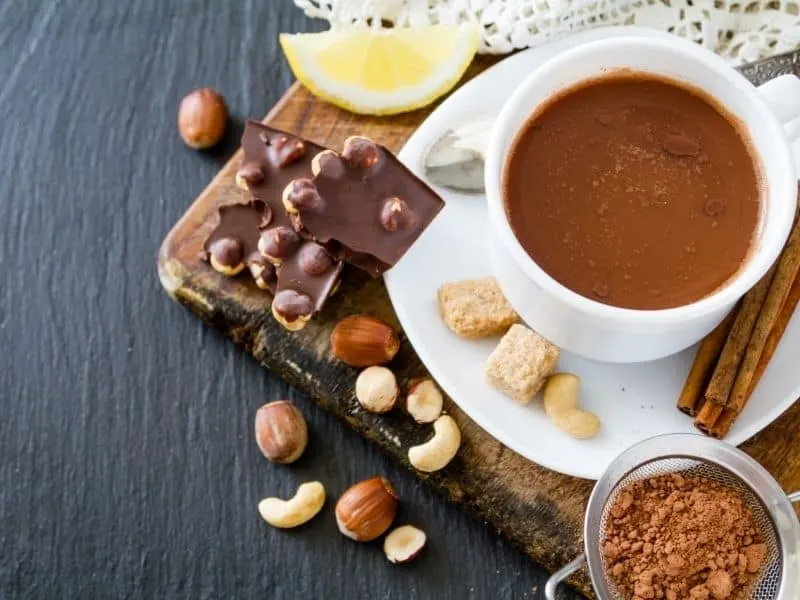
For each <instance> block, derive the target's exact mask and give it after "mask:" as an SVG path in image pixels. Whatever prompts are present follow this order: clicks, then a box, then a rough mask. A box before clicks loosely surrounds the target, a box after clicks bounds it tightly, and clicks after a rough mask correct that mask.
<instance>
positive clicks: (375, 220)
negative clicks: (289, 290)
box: [283, 137, 444, 277]
mask: <svg viewBox="0 0 800 600" xmlns="http://www.w3.org/2000/svg"><path fill="white" fill-rule="evenodd" d="M311 164H312V169H313V175H314V176H313V178H312V179H308V178H298V179H297V180H295V181H292V183H291V184H290V185H289V186H288V187H287V189H286V190H285V192H284V195H283V200H284V205H285V206H286V208H287V210H288V211H289V213H290V214H291V215H292V216H293V221H294V225H295V227H296V228H297V229H299V230H300V231H301V232H302V233H303V234H304V235H305V236H308V237H310V238H312V239H315V240H317V241H318V242H320V243H321V244H323V245H325V246H326V247H327V248H328V249H329V250H330V251H331V252H332V253H333V254H334V256H336V257H337V258H338V259H340V260H342V261H344V262H347V263H350V264H352V265H354V266H356V267H358V268H360V269H363V270H364V271H367V272H368V273H369V274H370V275H372V276H373V277H377V276H379V275H381V274H382V273H384V272H385V271H387V270H388V269H390V268H391V267H392V266H394V265H395V264H396V263H397V262H398V261H399V260H400V259H401V258H402V257H403V255H404V254H405V253H406V252H407V251H408V249H409V248H410V247H411V246H412V245H413V244H414V242H415V241H416V240H417V238H419V236H420V235H421V234H422V232H423V231H424V230H425V229H426V228H427V227H428V225H429V224H430V223H431V221H432V220H433V219H434V217H435V216H436V215H437V214H438V213H439V211H440V210H441V209H442V208H443V207H444V201H443V200H442V199H441V198H440V197H439V196H438V194H436V192H434V191H433V190H432V189H431V188H430V187H428V186H427V185H426V184H425V183H424V182H422V181H421V180H420V179H419V178H418V177H417V176H416V175H414V174H413V173H412V172H411V171H409V170H408V169H407V168H406V167H405V165H403V164H402V163H401V162H400V161H399V160H398V159H397V158H396V157H395V156H394V155H393V154H392V153H391V152H389V150H387V149H386V148H385V147H383V146H381V145H379V144H376V143H375V142H373V141H371V140H368V139H367V138H362V137H351V138H348V139H347V140H346V141H345V143H344V148H343V151H342V153H341V154H337V153H336V152H333V151H331V150H325V151H322V152H320V153H319V154H317V155H316V156H315V157H314V159H312V163H311Z"/></svg>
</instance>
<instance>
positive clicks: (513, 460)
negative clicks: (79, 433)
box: [158, 54, 800, 595]
mask: <svg viewBox="0 0 800 600" xmlns="http://www.w3.org/2000/svg"><path fill="white" fill-rule="evenodd" d="M798 56H799V55H798V54H792V55H783V56H780V57H776V58H773V59H769V60H767V61H762V62H761V63H758V64H754V65H751V66H749V67H747V68H745V69H743V71H744V73H745V74H746V75H747V77H749V78H750V79H751V80H752V81H754V82H755V83H762V82H764V81H766V80H768V79H770V78H772V77H774V76H776V75H778V74H781V73H786V72H792V71H794V72H799V71H800V69H798ZM492 62H493V61H492V60H491V59H485V58H480V59H478V60H476V62H475V64H474V65H473V66H472V67H471V69H470V71H469V73H468V74H467V76H466V78H465V79H468V78H469V77H472V76H474V75H475V74H477V73H479V72H480V71H481V70H483V69H484V68H486V67H487V66H489V65H490V64H492ZM430 110H431V109H427V110H420V111H416V112H413V113H409V114H406V115H401V116H395V117H389V118H378V117H365V116H358V115H353V114H350V113H348V112H345V111H343V110H340V109H337V108H335V107H333V106H331V105H330V104H327V103H325V102H322V101H320V100H317V99H316V98H314V97H313V96H312V95H311V94H309V93H308V92H307V91H306V90H305V89H304V88H303V87H301V86H300V85H299V84H295V85H293V86H292V87H291V88H290V89H289V90H288V91H287V92H286V94H285V95H284V96H283V98H282V99H281V101H280V102H279V103H278V104H277V105H276V106H275V107H274V108H273V109H272V111H271V112H270V113H269V115H267V117H266V118H265V122H268V123H269V124H270V125H273V126H275V127H278V128H280V129H284V130H287V131H290V132H293V133H295V134H297V135H299V136H302V137H304V138H308V139H310V140H312V141H314V142H317V143H319V144H323V145H326V146H331V147H333V148H340V147H341V144H342V142H343V141H344V139H345V138H347V137H348V136H350V135H354V134H358V135H364V136H367V137H370V138H372V139H374V140H376V141H378V142H380V143H381V144H384V145H386V146H387V147H389V148H390V149H392V150H395V151H397V150H399V149H400V148H401V147H402V145H403V143H404V142H405V141H406V139H407V138H408V137H409V136H410V134H411V133H412V132H413V131H414V130H415V128H416V127H417V126H418V125H419V124H420V123H421V122H422V121H423V119H425V117H426V116H427V115H428V114H429V113H430ZM239 162H240V152H237V154H236V155H234V157H233V158H232V159H231V160H230V162H228V164H227V165H225V167H224V168H223V169H222V170H221V171H220V172H219V174H218V175H217V176H216V177H215V178H214V179H213V181H211V183H210V184H209V185H208V187H207V188H206V189H205V190H204V191H203V193H202V194H201V195H200V196H199V197H198V198H197V199H196V200H195V201H194V203H193V204H192V205H191V207H190V208H189V210H188V211H187V212H186V214H185V215H184V216H183V217H182V218H181V220H180V221H179V222H178V223H177V224H176V225H175V227H174V228H173V230H172V231H171V232H170V233H169V235H168V236H167V238H166V239H165V240H164V243H163V246H162V247H161V251H160V254H159V258H158V269H159V274H160V277H161V281H162V283H163V285H164V287H165V289H166V290H167V292H168V293H169V294H170V296H172V297H173V298H174V299H175V300H177V301H178V302H180V303H181V304H183V305H185V306H186V307H188V308H189V309H190V310H191V311H192V312H194V313H195V314H197V315H198V316H199V317H200V318H201V319H203V320H204V321H206V322H207V323H209V324H211V325H213V326H214V327H217V328H218V329H220V330H221V331H222V332H224V333H225V334H226V335H228V336H229V337H230V338H231V339H232V340H233V341H235V342H236V343H237V344H239V345H240V346H241V347H242V348H244V349H245V350H246V351H247V352H249V353H250V354H252V355H253V356H254V357H255V358H256V359H257V360H259V361H260V362H261V363H262V364H263V365H264V366H265V367H267V368H268V369H270V370H272V371H274V372H276V373H277V374H278V375H280V376H281V377H282V378H284V379H285V380H286V381H288V382H289V383H291V384H292V385H295V386H296V387H298V388H299V389H301V390H303V391H304V392H305V393H307V394H309V395H310V396H311V397H312V398H313V399H314V400H315V401H316V402H317V403H318V404H319V405H320V406H321V407H323V408H325V409H327V410H330V411H331V412H333V413H334V414H336V415H337V416H338V417H340V418H341V419H342V420H343V421H344V422H345V423H346V424H347V425H349V426H350V427H352V428H353V429H355V430H356V431H358V432H360V433H361V434H362V435H364V436H365V437H367V438H369V439H370V440H372V441H373V442H374V443H375V444H376V445H377V446H378V447H380V448H381V449H382V450H384V451H385V452H387V453H389V454H390V455H392V456H393V457H394V458H395V459H396V460H398V461H400V462H401V463H403V464H404V465H406V466H407V467H408V468H409V469H411V467H410V466H408V460H407V458H406V450H407V448H408V447H409V446H411V445H414V444H417V443H420V442H421V441H423V440H424V439H425V438H426V437H428V436H429V429H427V428H425V427H420V426H417V425H414V424H413V423H412V421H411V419H409V418H408V417H404V416H403V415H402V414H400V412H399V411H394V412H393V413H392V414H389V415H388V416H378V415H372V414H369V413H367V412H365V411H363V410H358V409H357V403H356V401H355V399H354V396H353V386H354V382H355V378H356V375H357V370H356V369H352V368H350V367H347V366H345V365H343V364H342V363H340V362H338V361H337V360H336V359H335V358H334V357H333V356H332V355H331V352H330V346H329V341H328V338H329V335H330V332H331V329H332V327H333V325H334V324H335V323H336V322H337V321H338V319H340V318H341V317H344V316H345V315H350V314H354V313H360V312H367V313H372V314H375V315H377V316H379V317H381V318H383V319H385V320H387V321H388V322H390V323H393V324H395V325H396V326H398V327H399V324H398V322H397V318H396V316H395V315H394V313H393V311H392V307H391V304H390V302H389V297H388V295H387V293H386V289H385V288H384V286H383V282H382V281H381V280H372V279H369V278H367V277H366V276H362V275H361V274H360V273H358V272H356V271H355V270H354V269H349V270H347V271H346V275H345V276H344V278H343V281H342V286H341V288H340V291H339V292H338V293H337V294H336V295H335V296H334V297H333V298H331V300H330V301H329V302H328V304H327V306H326V308H325V310H324V311H323V313H322V314H321V315H319V316H318V318H316V319H315V320H313V321H311V322H310V323H309V324H308V326H306V328H305V329H303V330H302V331H300V332H297V333H291V332H288V331H286V330H284V329H283V328H282V327H281V326H280V325H278V324H277V323H276V322H275V321H274V320H273V318H272V316H271V314H270V310H269V307H270V298H269V296H268V295H267V294H266V292H263V291H261V290H259V289H258V288H256V287H255V285H253V284H252V282H251V281H249V277H245V276H242V277H240V278H235V279H229V278H226V277H223V276H221V275H219V274H218V273H216V272H214V271H213V270H211V268H209V267H208V265H206V263H205V262H203V261H202V260H201V258H200V256H201V249H202V244H203V241H204V239H205V237H206V236H207V235H208V233H209V231H210V230H211V229H212V228H213V227H214V225H215V222H216V212H215V211H216V209H217V208H218V207H219V206H221V205H223V204H230V203H236V202H244V201H246V197H245V193H244V192H242V191H240V190H239V189H238V188H237V187H236V185H235V184H234V174H235V172H236V170H237V168H238V165H239ZM391 367H392V369H393V370H394V371H395V372H396V374H397V376H398V379H399V381H400V382H401V385H404V384H405V382H406V381H407V380H408V379H410V378H414V377H419V376H422V375H424V374H425V369H424V367H423V366H422V363H421V362H420V360H419V358H418V357H417V356H416V354H414V350H413V348H411V346H410V344H409V343H408V341H407V340H406V339H405V338H403V344H402V349H401V351H400V353H399V354H398V356H397V357H396V358H395V359H394V361H393V362H392V365H391ZM446 410H447V411H448V412H449V413H450V414H451V415H453V417H454V418H455V419H456V421H457V422H458V424H459V426H460V427H461V431H462V433H463V444H462V447H461V449H460V451H459V453H458V456H457V457H456V459H454V461H453V462H452V463H451V464H450V465H449V466H448V467H447V468H446V469H445V470H444V471H442V472H440V473H436V474H432V475H425V474H422V473H417V476H418V477H420V478H421V479H424V480H426V481H427V482H428V483H429V484H430V485H432V486H433V487H435V488H436V489H438V490H439V491H441V492H442V493H444V494H445V495H446V497H447V498H448V499H449V500H450V501H452V502H454V503H457V504H459V505H461V506H463V507H464V508H466V509H468V510H470V511H471V512H472V513H474V514H475V515H476V516H477V517H478V518H480V519H483V520H485V521H486V522H487V524H488V525H490V526H491V527H493V528H495V529H496V530H497V531H498V532H499V533H501V534H502V535H503V536H504V537H505V538H506V539H507V540H509V541H510V542H511V543H513V544H515V545H516V546H518V547H519V548H520V549H521V550H522V551H523V552H525V553H526V554H528V555H529V556H530V557H531V558H532V559H533V560H535V561H536V562H537V563H539V564H541V565H543V566H544V567H546V568H547V569H549V570H551V571H552V570H555V569H557V568H559V567H561V566H563V565H564V564H566V563H567V562H568V561H570V560H571V559H572V558H574V557H575V556H576V555H577V554H578V553H580V552H581V537H582V522H583V511H584V506H585V504H586V500H587V498H588V496H589V493H590V491H591V489H592V482H590V481H586V480H581V479H575V478H572V477H567V476H564V475H560V474H558V473H555V472H553V471H549V470H547V469H544V468H542V467H540V466H538V465H536V464H533V463H531V462H529V461H527V460H526V459H524V458H522V457H521V456H519V455H517V454H515V453H514V452H512V451H511V450H509V449H507V448H505V447H504V446H503V445H502V444H500V443H499V442H497V441H495V440H494V439H493V438H492V437H490V436H489V435H488V434H487V433H486V432H484V431H483V430H482V429H481V428H480V427H478V426H477V425H476V424H475V423H474V422H472V421H471V420H470V419H469V418H468V417H467V416H466V415H465V414H464V413H463V412H462V411H461V410H459V408H458V407H457V406H456V405H455V404H453V403H452V402H450V401H448V402H447V404H446ZM798 441H800V403H797V404H795V406H794V407H793V408H792V409H790V410H789V411H788V412H787V413H786V414H784V415H783V417H781V418H780V419H779V420H778V421H777V422H775V423H773V424H772V425H771V426H770V427H768V428H767V429H766V430H765V431H763V432H762V433H761V434H759V435H758V436H756V437H755V438H754V439H752V440H751V441H750V442H748V443H747V444H745V445H744V449H745V450H746V451H747V452H748V453H750V454H751V455H752V456H754V457H755V458H756V459H758V460H759V461H760V462H761V463H762V464H763V465H764V466H765V467H766V468H767V469H769V471H770V472H771V473H772V474H773V475H774V476H775V477H776V478H777V480H778V481H779V483H780V484H781V485H782V486H783V487H784V489H786V490H790V491H791V490H797V489H800V443H797V442H798ZM572 584H573V585H574V586H575V587H576V588H577V589H579V590H580V591H582V592H583V593H585V594H587V595H591V594H592V592H591V589H590V585H589V582H588V578H587V577H586V576H585V574H584V575H581V576H580V577H578V578H575V579H574V580H573V581H572Z"/></svg>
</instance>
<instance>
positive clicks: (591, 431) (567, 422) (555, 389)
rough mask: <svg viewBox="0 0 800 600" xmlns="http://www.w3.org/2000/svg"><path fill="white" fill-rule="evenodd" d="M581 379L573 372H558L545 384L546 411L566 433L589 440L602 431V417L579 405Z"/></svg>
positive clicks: (554, 422) (579, 438)
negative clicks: (599, 417)
mask: <svg viewBox="0 0 800 600" xmlns="http://www.w3.org/2000/svg"><path fill="white" fill-rule="evenodd" d="M580 386H581V380H580V379H579V378H578V376H577V375H573V374H571V373H556V374H555V375H553V376H552V377H550V379H548V380H547V384H546V385H545V386H544V412H545V413H546V414H547V416H548V417H549V418H550V420H551V421H552V422H553V424H554V425H555V426H556V427H558V428H559V429H560V430H561V431H563V432H564V433H566V434H568V435H571V436H572V437H574V438H575V439H578V440H588V439H591V438H593V437H594V436H596V435H597V432H598V431H600V419H598V418H597V415H595V414H594V413H592V412H589V411H588V410H583V409H581V408H580V406H579V405H578V391H579V390H580Z"/></svg>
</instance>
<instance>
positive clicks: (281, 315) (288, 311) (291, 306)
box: [272, 290, 314, 331]
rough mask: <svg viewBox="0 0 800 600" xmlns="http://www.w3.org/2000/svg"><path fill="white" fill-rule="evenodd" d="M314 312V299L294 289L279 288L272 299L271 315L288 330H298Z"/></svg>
mask: <svg viewBox="0 0 800 600" xmlns="http://www.w3.org/2000/svg"><path fill="white" fill-rule="evenodd" d="M313 312H314V301H313V300H311V297H310V296H308V295H307V294H303V293H300V292H297V291H295V290H281V291H280V292H278V293H277V294H275V297H274V298H273V299H272V316H273V317H275V320H276V321H278V323H280V324H281V325H283V326H284V327H285V328H286V329H288V330H289V331H300V330H301V329H302V328H303V327H305V326H306V323H308V321H309V320H310V319H311V315H312V313H313Z"/></svg>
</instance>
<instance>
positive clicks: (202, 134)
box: [178, 88, 228, 149]
mask: <svg viewBox="0 0 800 600" xmlns="http://www.w3.org/2000/svg"><path fill="white" fill-rule="evenodd" d="M227 125H228V108H227V107H226V106H225V100H224V99H223V97H222V96H221V95H220V94H219V92H217V91H216V90H213V89H211V88H200V89H197V90H194V91H193V92H190V93H188V94H187V95H186V96H184V98H183V100H181V105H180V108H179V109H178V131H179V132H180V134H181V137H182V138H183V141H184V142H186V145H187V146H190V147H191V148H196V149H204V148H211V146H214V145H216V144H217V143H218V142H219V141H220V140H221V139H222V136H223V135H224V134H225V128H226V127H227Z"/></svg>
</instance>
